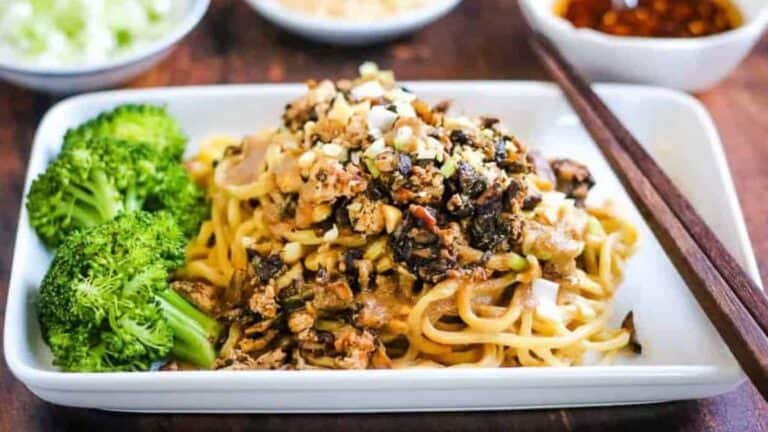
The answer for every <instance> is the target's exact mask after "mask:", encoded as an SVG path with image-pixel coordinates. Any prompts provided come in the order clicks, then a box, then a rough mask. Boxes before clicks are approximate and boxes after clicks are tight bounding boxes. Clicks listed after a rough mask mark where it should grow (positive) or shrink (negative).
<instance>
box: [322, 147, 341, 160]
mask: <svg viewBox="0 0 768 432" xmlns="http://www.w3.org/2000/svg"><path fill="white" fill-rule="evenodd" d="M320 151H322V152H323V154H324V155H326V156H328V157H332V158H334V159H346V157H345V156H346V155H345V154H344V153H346V152H345V150H344V147H342V146H340V145H338V144H334V143H331V144H323V146H322V147H320Z"/></svg>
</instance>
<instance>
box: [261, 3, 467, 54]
mask: <svg viewBox="0 0 768 432" xmlns="http://www.w3.org/2000/svg"><path fill="white" fill-rule="evenodd" d="M247 1H248V3H249V4H250V5H251V7H253V8H254V9H255V10H256V11H257V12H258V13H260V14H261V15H262V16H263V17H264V18H266V19H267V20H269V21H271V22H272V23H273V24H275V25H277V26H279V27H282V28H284V29H286V30H288V31H290V32H293V33H296V34H298V35H301V36H303V37H305V38H307V39H311V40H314V41H317V42H324V43H329V44H334V45H349V46H352V45H358V46H359V45H370V44H374V43H376V42H382V41H385V40H390V39H394V38H397V37H399V36H403V35H406V34H409V33H413V32H415V31H417V30H419V29H421V28H422V27H424V26H426V25H427V24H429V23H431V22H433V21H436V20H437V19H439V18H441V17H442V16H444V15H445V14H447V13H448V12H450V11H451V10H452V9H453V8H454V7H456V5H458V4H459V3H460V2H461V0H435V1H434V3H432V4H430V5H428V6H424V7H421V8H418V9H414V10H413V11H412V12H406V13H404V14H402V15H397V16H394V17H391V18H386V19H382V20H377V21H374V22H362V21H352V20H345V19H331V18H323V17H316V16H312V15H307V14H302V13H301V12H297V11H295V10H293V9H289V8H287V7H285V6H283V5H281V4H280V3H278V2H277V1H275V0H247Z"/></svg>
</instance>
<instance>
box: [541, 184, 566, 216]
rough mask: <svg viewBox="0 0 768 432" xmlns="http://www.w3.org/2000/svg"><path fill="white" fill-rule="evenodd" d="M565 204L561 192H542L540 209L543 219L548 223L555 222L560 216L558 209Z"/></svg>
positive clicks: (563, 195)
mask: <svg viewBox="0 0 768 432" xmlns="http://www.w3.org/2000/svg"><path fill="white" fill-rule="evenodd" d="M564 203H565V194H564V193H562V192H555V191H552V192H544V193H542V194H541V204H540V206H541V208H542V209H543V210H542V211H543V214H544V217H546V218H547V220H548V221H549V222H550V223H555V222H557V219H558V216H559V215H560V207H561V206H562V205H563V204H564Z"/></svg>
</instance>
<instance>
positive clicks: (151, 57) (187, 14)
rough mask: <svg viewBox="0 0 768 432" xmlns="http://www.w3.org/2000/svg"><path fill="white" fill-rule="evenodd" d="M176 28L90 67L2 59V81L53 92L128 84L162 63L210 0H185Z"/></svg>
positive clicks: (193, 26)
mask: <svg viewBox="0 0 768 432" xmlns="http://www.w3.org/2000/svg"><path fill="white" fill-rule="evenodd" d="M183 3H184V4H183V7H182V8H181V12H180V13H179V15H180V17H179V19H178V22H177V23H176V25H175V26H174V27H173V28H172V29H171V31H169V32H168V33H167V34H166V35H164V36H163V37H161V38H159V39H158V40H156V41H154V42H152V43H150V44H148V45H146V46H143V47H140V48H139V49H137V50H136V51H135V52H133V53H131V54H128V55H125V56H121V57H118V58H115V59H113V60H109V61H106V62H103V63H98V64H94V65H87V66H56V67H51V66H37V65H25V64H21V63H19V62H14V61H13V60H11V59H3V58H0V78H2V79H4V80H6V81H10V82H12V83H14V84H17V85H19V86H22V87H28V88H32V89H35V90H40V91H45V92H49V93H79V92H84V91H89V90H96V89H102V88H107V87H112V86H114V85H116V84H120V83H122V82H125V81H127V80H129V79H131V78H133V77H135V76H137V75H139V74H140V73H142V72H144V71H145V70H147V69H149V68H150V67H152V66H154V65H155V64H156V63H157V62H159V61H160V60H162V59H163V58H164V57H165V56H166V55H168V54H169V53H170V51H171V48H173V47H174V46H175V45H176V44H177V43H178V42H179V41H180V40H181V39H182V38H183V37H184V36H186V35H187V33H189V32H190V31H191V30H192V29H193V28H195V26H196V25H197V24H198V23H199V22H200V20H201V19H202V18H203V16H204V15H205V11H206V10H208V5H209V3H210V0H184V2H183Z"/></svg>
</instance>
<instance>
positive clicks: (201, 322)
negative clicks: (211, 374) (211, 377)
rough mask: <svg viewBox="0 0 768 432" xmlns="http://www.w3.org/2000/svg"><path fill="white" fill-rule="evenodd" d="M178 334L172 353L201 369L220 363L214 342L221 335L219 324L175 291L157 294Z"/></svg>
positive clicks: (175, 333)
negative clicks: (215, 362) (216, 362)
mask: <svg viewBox="0 0 768 432" xmlns="http://www.w3.org/2000/svg"><path fill="white" fill-rule="evenodd" d="M157 299H158V301H159V302H160V306H161V307H162V309H163V312H164V313H165V317H166V319H167V320H168V323H169V324H170V326H171V328H172V329H173V332H174V336H175V338H174V343H173V348H171V354H173V356H174V357H176V358H178V359H180V360H186V361H189V362H191V363H194V364H196V365H198V366H202V367H205V368H210V367H211V366H212V365H213V362H214V360H216V355H217V354H216V349H215V347H214V343H215V342H216V339H217V338H218V337H219V334H220V333H221V329H222V326H221V324H219V322H218V321H216V320H215V319H213V318H211V317H209V316H208V315H206V314H204V313H202V312H200V311H199V310H197V308H195V307H194V306H192V304H190V303H189V302H188V301H187V300H185V299H184V298H183V297H182V296H180V295H179V294H178V293H176V292H175V291H173V290H172V289H166V290H163V291H162V292H160V293H159V294H158V295H157Z"/></svg>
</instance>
